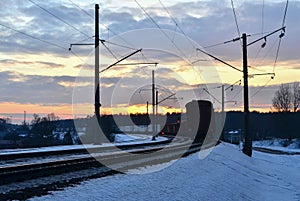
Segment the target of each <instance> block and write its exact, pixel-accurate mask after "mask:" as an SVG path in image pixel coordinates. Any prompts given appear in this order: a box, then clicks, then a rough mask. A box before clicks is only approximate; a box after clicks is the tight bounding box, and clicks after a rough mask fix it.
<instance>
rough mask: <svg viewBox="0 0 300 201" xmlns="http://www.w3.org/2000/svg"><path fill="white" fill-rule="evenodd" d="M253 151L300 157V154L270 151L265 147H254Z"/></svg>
mask: <svg viewBox="0 0 300 201" xmlns="http://www.w3.org/2000/svg"><path fill="white" fill-rule="evenodd" d="M253 150H255V151H260V152H264V153H268V154H279V155H300V153H297V152H296V153H293V152H286V151H281V150H274V149H268V148H264V147H253Z"/></svg>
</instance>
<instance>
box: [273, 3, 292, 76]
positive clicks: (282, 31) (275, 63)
mask: <svg viewBox="0 0 300 201" xmlns="http://www.w3.org/2000/svg"><path fill="white" fill-rule="evenodd" d="M288 6H289V0H287V1H286V5H285V10H284V15H283V19H282V27H284V25H285V20H286V15H287V11H288ZM284 32H285V30H281V34H280V36H279V43H278V47H277V51H276V58H275V62H274V66H273V73H274V72H275V68H276V65H277V61H278V56H279V51H280V46H281V41H282V37H283V36H284Z"/></svg>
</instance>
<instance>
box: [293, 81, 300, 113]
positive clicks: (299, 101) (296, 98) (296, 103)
mask: <svg viewBox="0 0 300 201" xmlns="http://www.w3.org/2000/svg"><path fill="white" fill-rule="evenodd" d="M299 110H300V84H299V82H295V83H294V85H293V111H294V112H297V111H299Z"/></svg>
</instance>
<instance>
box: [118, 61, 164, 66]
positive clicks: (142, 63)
mask: <svg viewBox="0 0 300 201" xmlns="http://www.w3.org/2000/svg"><path fill="white" fill-rule="evenodd" d="M116 65H118V66H134V65H155V66H157V65H158V63H157V62H141V63H127V64H116Z"/></svg>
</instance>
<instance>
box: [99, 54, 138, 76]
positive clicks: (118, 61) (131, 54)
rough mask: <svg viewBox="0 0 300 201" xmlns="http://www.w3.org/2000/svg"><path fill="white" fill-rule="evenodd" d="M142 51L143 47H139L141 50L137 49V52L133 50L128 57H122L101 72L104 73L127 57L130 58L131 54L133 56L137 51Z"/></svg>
mask: <svg viewBox="0 0 300 201" xmlns="http://www.w3.org/2000/svg"><path fill="white" fill-rule="evenodd" d="M141 51H142V49H139V50H137V51H135V52H133V53H131V54H129V55H127V56H126V57H124V58H122V59H120V60H118V61H116V62H115V63H113V64H111V65H109V66H108V67H106V68H105V69H103V70H101V71H100V72H99V73H103V72H105V71H107V70H108V69H110V68H111V67H113V66H115V65H117V64H118V63H120V62H122V61H124V60H125V59H128V58H129V57H131V56H133V55H135V54H136V53H138V52H141Z"/></svg>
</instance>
